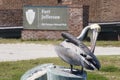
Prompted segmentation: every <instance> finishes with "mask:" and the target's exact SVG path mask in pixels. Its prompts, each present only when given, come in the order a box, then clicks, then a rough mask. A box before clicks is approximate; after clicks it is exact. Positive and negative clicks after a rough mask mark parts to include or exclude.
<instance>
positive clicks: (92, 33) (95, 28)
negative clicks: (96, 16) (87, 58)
mask: <svg viewBox="0 0 120 80" xmlns="http://www.w3.org/2000/svg"><path fill="white" fill-rule="evenodd" d="M100 31H101V27H100V26H99V25H98V24H91V25H89V32H88V36H89V37H90V39H91V52H92V53H94V49H95V45H96V40H97V37H98V33H99V32H100Z"/></svg>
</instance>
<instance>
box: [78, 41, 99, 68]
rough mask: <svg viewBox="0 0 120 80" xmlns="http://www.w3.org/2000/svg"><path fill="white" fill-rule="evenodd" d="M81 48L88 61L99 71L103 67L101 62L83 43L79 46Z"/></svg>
mask: <svg viewBox="0 0 120 80" xmlns="http://www.w3.org/2000/svg"><path fill="white" fill-rule="evenodd" d="M79 48H80V49H81V50H82V52H83V54H84V55H86V59H87V60H88V61H89V62H90V63H92V64H93V65H94V66H95V67H96V68H97V69H99V68H100V67H101V65H100V62H99V60H98V59H97V57H96V56H95V55H94V54H93V53H91V51H90V50H89V48H88V47H87V46H85V45H84V44H83V43H82V42H81V43H80V44H79Z"/></svg>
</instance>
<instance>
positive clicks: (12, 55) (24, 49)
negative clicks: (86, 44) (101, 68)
mask: <svg viewBox="0 0 120 80" xmlns="http://www.w3.org/2000/svg"><path fill="white" fill-rule="evenodd" d="M95 54H96V55H120V47H96V50H95ZM44 57H57V55H56V53H55V51H54V45H41V44H25V43H22V44H0V61H16V60H28V59H36V58H44Z"/></svg>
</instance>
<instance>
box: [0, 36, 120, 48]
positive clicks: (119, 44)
mask: <svg viewBox="0 0 120 80" xmlns="http://www.w3.org/2000/svg"><path fill="white" fill-rule="evenodd" d="M62 41H63V40H21V39H2V38H0V44H2V43H3V44H7V43H35V44H59V43H60V42H62ZM84 43H85V44H86V45H90V42H88V41H84ZM96 45H97V46H115V47H120V41H97V44H96Z"/></svg>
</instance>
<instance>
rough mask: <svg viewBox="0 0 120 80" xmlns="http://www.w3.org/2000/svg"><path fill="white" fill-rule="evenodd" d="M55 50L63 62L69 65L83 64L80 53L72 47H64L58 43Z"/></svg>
mask: <svg viewBox="0 0 120 80" xmlns="http://www.w3.org/2000/svg"><path fill="white" fill-rule="evenodd" d="M55 51H56V52H57V54H58V56H59V57H60V58H61V59H62V60H64V61H65V62H67V63H69V64H71V65H81V66H83V64H82V62H81V61H82V60H81V58H80V55H79V54H77V53H75V52H74V51H73V50H72V49H70V48H65V47H63V46H61V45H59V46H56V47H55Z"/></svg>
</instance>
